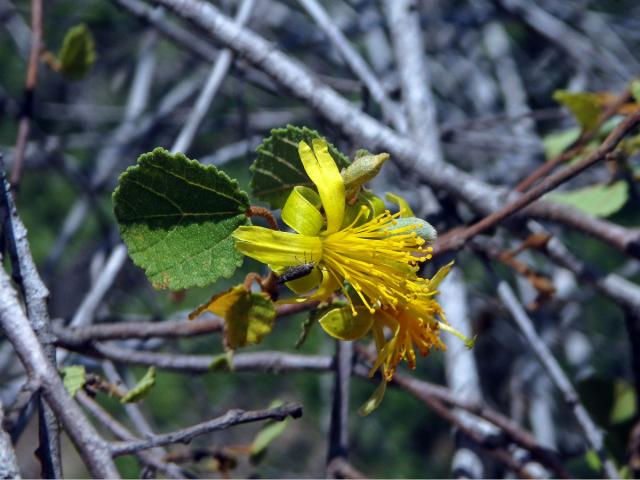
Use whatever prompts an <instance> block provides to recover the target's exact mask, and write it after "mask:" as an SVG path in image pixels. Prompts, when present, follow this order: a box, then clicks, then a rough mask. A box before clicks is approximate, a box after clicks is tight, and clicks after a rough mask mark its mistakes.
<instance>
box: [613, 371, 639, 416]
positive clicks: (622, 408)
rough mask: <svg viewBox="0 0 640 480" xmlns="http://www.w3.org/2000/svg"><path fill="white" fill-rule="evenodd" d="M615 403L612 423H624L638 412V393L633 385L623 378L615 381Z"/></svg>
mask: <svg viewBox="0 0 640 480" xmlns="http://www.w3.org/2000/svg"><path fill="white" fill-rule="evenodd" d="M614 398H615V400H614V404H613V408H612V409H611V417H610V421H611V423H612V424H618V423H624V422H626V421H627V420H630V419H631V418H633V417H634V416H635V414H636V393H635V390H634V389H633V387H632V386H631V385H629V384H628V383H627V382H625V381H623V380H619V381H617V382H616V383H615V393H614Z"/></svg>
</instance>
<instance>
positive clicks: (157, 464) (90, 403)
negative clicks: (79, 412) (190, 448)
mask: <svg viewBox="0 0 640 480" xmlns="http://www.w3.org/2000/svg"><path fill="white" fill-rule="evenodd" d="M76 399H77V400H78V403H79V404H80V405H82V406H83V407H84V408H85V409H86V410H88V411H89V412H90V413H91V415H93V417H94V418H95V419H96V420H98V421H99V422H100V423H101V424H102V425H104V426H105V427H106V428H107V430H109V431H110V432H111V433H112V434H113V435H114V436H115V437H116V438H118V439H120V440H126V441H135V440H136V437H135V435H134V434H133V433H131V432H130V431H129V430H128V429H127V428H126V427H125V426H124V425H122V424H121V423H120V422H118V420H116V419H115V418H113V417H112V416H111V415H110V414H109V413H108V412H107V411H106V410H105V409H103V408H102V407H101V406H100V405H99V404H98V402H96V401H95V400H94V399H93V398H91V397H89V396H88V395H87V394H86V393H85V392H83V391H82V390H80V391H79V392H78V393H76ZM136 455H137V456H138V458H140V460H141V461H142V462H143V463H144V464H145V465H147V466H149V467H151V468H153V469H154V470H157V471H159V472H162V473H164V474H165V475H167V476H171V475H173V474H175V473H176V465H174V464H172V463H166V462H164V461H162V460H158V459H157V458H155V457H154V456H153V455H151V454H150V452H145V451H140V452H137V453H136ZM178 471H180V469H179V467H178ZM184 477H185V475H184V474H182V478H184Z"/></svg>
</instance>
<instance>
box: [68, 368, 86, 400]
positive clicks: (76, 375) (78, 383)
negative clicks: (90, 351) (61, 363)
mask: <svg viewBox="0 0 640 480" xmlns="http://www.w3.org/2000/svg"><path fill="white" fill-rule="evenodd" d="M62 378H63V381H62V382H63V383H64V388H66V389H67V392H69V395H71V396H72V397H73V396H75V394H76V393H78V390H80V389H81V388H82V387H84V384H85V383H87V372H86V370H85V368H84V366H83V365H70V366H68V367H64V368H63V369H62Z"/></svg>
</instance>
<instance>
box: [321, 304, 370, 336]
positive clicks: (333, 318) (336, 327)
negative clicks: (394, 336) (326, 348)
mask: <svg viewBox="0 0 640 480" xmlns="http://www.w3.org/2000/svg"><path fill="white" fill-rule="evenodd" d="M356 311H357V313H358V314H357V315H354V314H353V312H352V311H351V307H342V308H334V309H332V310H329V311H328V312H327V313H325V314H324V315H323V316H322V318H320V326H321V327H322V328H323V329H324V331H325V332H327V333H328V334H329V335H331V336H332V337H334V338H337V339H338V340H347V341H348V340H357V339H359V338H362V337H363V336H365V335H366V334H367V332H369V330H370V329H371V325H372V324H373V315H372V314H371V313H369V311H368V310H367V309H366V308H365V307H356Z"/></svg>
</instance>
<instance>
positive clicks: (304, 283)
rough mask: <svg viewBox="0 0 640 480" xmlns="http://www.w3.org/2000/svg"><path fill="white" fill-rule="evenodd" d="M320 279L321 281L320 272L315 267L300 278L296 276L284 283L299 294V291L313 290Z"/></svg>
mask: <svg viewBox="0 0 640 480" xmlns="http://www.w3.org/2000/svg"><path fill="white" fill-rule="evenodd" d="M321 281H322V273H321V272H320V270H319V269H318V268H317V267H316V268H314V269H313V270H311V273H310V274H309V275H306V276H304V277H302V278H296V279H295V280H291V281H289V282H287V283H285V285H286V286H287V287H288V288H289V289H290V290H291V291H293V292H294V293H298V294H300V293H306V292H309V291H311V290H313V289H314V288H316V287H317V286H318V285H320V282H321Z"/></svg>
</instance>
